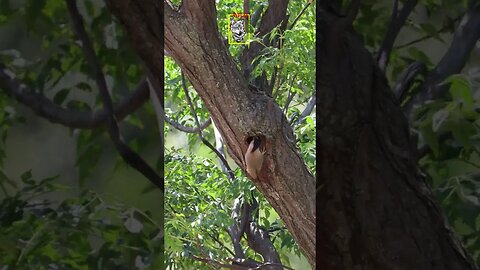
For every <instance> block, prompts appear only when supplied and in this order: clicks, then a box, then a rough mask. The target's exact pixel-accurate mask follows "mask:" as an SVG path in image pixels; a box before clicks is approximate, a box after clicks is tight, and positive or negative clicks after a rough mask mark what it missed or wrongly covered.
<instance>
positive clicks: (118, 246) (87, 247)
mask: <svg viewBox="0 0 480 270" xmlns="http://www.w3.org/2000/svg"><path fill="white" fill-rule="evenodd" d="M21 180H22V188H19V189H17V187H16V185H12V187H13V188H15V189H16V192H15V193H14V194H13V195H8V194H6V193H5V195H6V197H5V198H4V199H2V200H1V201H0V221H1V222H0V239H1V241H0V266H4V267H7V268H5V269H163V258H161V254H163V243H162V242H163V229H162V227H161V226H159V225H158V224H156V222H155V221H153V219H152V218H151V216H150V214H149V213H148V212H146V213H145V212H142V211H140V210H139V209H136V208H131V207H128V206H126V205H124V204H121V203H118V202H107V201H106V200H104V199H103V198H102V197H101V196H100V195H98V194H96V193H95V192H92V191H90V192H84V193H83V194H82V195H81V196H79V197H74V198H70V199H66V200H63V201H53V200H49V199H45V198H47V197H46V195H48V194H51V193H53V192H54V191H58V190H61V189H64V188H65V187H64V186H60V185H58V184H56V183H55V180H56V177H51V178H46V179H43V180H40V181H35V180H34V179H32V174H31V172H30V171H27V172H25V173H24V174H22V176H21ZM0 183H1V184H2V185H4V184H7V183H8V184H11V183H15V182H14V181H12V180H10V179H7V178H6V176H5V175H4V174H3V173H2V174H0Z"/></svg>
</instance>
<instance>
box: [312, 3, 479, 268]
mask: <svg viewBox="0 0 480 270" xmlns="http://www.w3.org/2000/svg"><path fill="white" fill-rule="evenodd" d="M317 14H318V16H319V18H320V19H319V21H318V22H319V23H318V24H317V31H319V37H320V39H319V40H318V44H319V45H320V48H319V57H318V58H317V59H318V60H317V61H318V62H317V65H318V66H317V72H318V74H319V81H318V82H317V84H318V85H319V89H318V92H317V94H318V101H319V104H318V105H317V106H318V107H317V110H318V111H319V113H318V115H317V117H318V119H317V121H318V127H319V128H318V131H317V137H318V138H317V140H318V142H319V148H318V153H319V155H318V162H319V166H320V171H319V176H318V177H319V180H320V181H319V188H318V191H317V198H318V201H317V211H318V213H319V219H318V223H317V237H318V238H317V266H318V267H319V268H320V269H324V270H328V269H356V270H360V269H365V270H367V269H368V270H373V269H382V270H383V269H422V270H426V269H432V270H433V269H435V270H438V269H459V270H460V269H462V270H463V269H477V267H476V266H475V263H474V262H473V260H472V259H471V257H470V256H469V255H468V254H467V252H466V251H465V249H464V248H463V246H462V244H461V243H460V242H459V241H458V239H457V238H456V236H455V235H454V233H453V232H452V230H451V229H450V227H449V225H448V224H447V222H446V219H445V217H444V216H443V215H442V213H441V212H440V210H439V207H438V206H437V204H436V203H435V202H434V200H433V199H432V194H431V190H430V188H429V187H428V185H427V184H426V183H425V181H424V177H423V176H422V174H421V173H420V171H419V169H418V167H417V158H416V148H415V145H414V143H413V142H412V140H411V139H410V136H409V127H408V123H407V120H406V118H405V117H404V115H403V113H402V111H401V108H400V106H399V104H398V103H397V101H396V100H395V98H394V96H393V94H392V92H391V90H390V88H389V86H388V83H387V81H386V79H385V76H384V74H383V73H382V72H380V70H379V68H378V67H377V66H376V65H375V63H374V61H373V58H372V55H371V54H370V53H369V52H368V51H367V50H366V49H365V48H364V46H363V44H362V43H361V42H360V41H359V38H357V37H356V36H355V35H354V33H352V30H351V27H349V23H348V20H347V18H338V17H337V16H335V15H333V14H330V13H329V12H327V11H325V10H320V11H319V12H318V13H317Z"/></svg>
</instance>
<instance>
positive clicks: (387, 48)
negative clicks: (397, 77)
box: [377, 0, 418, 71]
mask: <svg viewBox="0 0 480 270" xmlns="http://www.w3.org/2000/svg"><path fill="white" fill-rule="evenodd" d="M417 3H418V0H408V1H407V2H406V3H404V4H403V7H402V10H400V12H398V3H397V1H395V3H394V5H393V11H392V19H391V20H390V24H389V25H388V30H387V33H386V34H385V37H384V39H383V42H382V45H381V46H380V50H379V51H378V57H377V62H378V66H379V67H380V69H381V70H382V71H385V69H386V67H387V65H388V61H389V58H390V53H391V52H392V48H393V44H394V43H395V39H396V38H397V36H398V34H399V33H400V30H401V29H402V27H403V25H404V24H405V22H406V21H407V18H408V16H409V15H410V13H411V12H412V11H413V9H414V8H415V6H416V5H417Z"/></svg>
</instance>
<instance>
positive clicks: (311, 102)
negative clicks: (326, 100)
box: [294, 93, 317, 126]
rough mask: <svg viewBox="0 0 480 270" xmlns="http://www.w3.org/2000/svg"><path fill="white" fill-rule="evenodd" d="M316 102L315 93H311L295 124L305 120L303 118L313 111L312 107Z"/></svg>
mask: <svg viewBox="0 0 480 270" xmlns="http://www.w3.org/2000/svg"><path fill="white" fill-rule="evenodd" d="M316 104H317V95H315V93H314V94H313V95H312V97H311V98H310V100H309V101H308V103H307V106H306V107H305V109H304V110H303V112H302V113H301V114H300V116H299V117H298V119H297V121H295V124H294V125H295V126H296V125H299V124H301V123H302V122H303V121H305V118H306V117H307V116H309V115H310V114H311V113H312V112H313V108H315V105H316Z"/></svg>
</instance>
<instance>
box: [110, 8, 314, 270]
mask: <svg viewBox="0 0 480 270" xmlns="http://www.w3.org/2000/svg"><path fill="white" fill-rule="evenodd" d="M107 3H108V5H109V8H110V9H111V10H112V12H113V13H114V14H115V15H116V16H117V18H118V19H119V20H120V21H121V23H122V24H123V25H124V27H125V29H126V31H127V32H128V34H129V35H130V36H131V39H132V40H133V41H134V42H135V45H136V46H137V47H136V49H137V50H138V51H139V55H140V56H141V57H142V59H143V61H144V62H145V64H146V66H147V67H148V68H149V69H150V70H152V71H153V72H152V73H153V74H154V75H155V76H156V77H157V79H162V80H163V74H158V73H155V71H156V70H159V68H158V66H160V65H163V62H160V61H158V59H157V57H150V56H149V54H150V53H156V52H159V51H161V50H162V49H163V48H160V47H158V46H157V41H156V39H157V36H158V35H156V34H155V31H154V30H152V29H154V27H153V26H152V25H151V22H154V20H152V19H149V17H148V16H143V13H142V12H143V11H142V10H145V8H142V7H146V6H148V7H149V9H154V10H150V11H149V12H150V13H152V14H155V13H157V14H158V13H161V14H163V12H162V10H161V9H162V8H161V7H159V6H158V2H157V1H154V0H148V1H147V0H109V1H107ZM163 9H164V11H165V28H164V29H165V49H166V50H167V51H168V52H169V53H170V55H171V56H172V57H173V58H174V59H175V61H176V62H177V64H178V65H179V66H180V67H181V68H182V70H183V72H184V73H185V74H186V75H187V77H188V78H189V80H190V82H191V84H192V85H193V87H194V88H195V90H196V91H197V93H198V94H199V96H200V97H201V98H202V100H203V102H204V103H205V105H206V107H207V109H208V110H209V112H210V116H211V118H212V119H213V121H214V122H215V126H216V127H217V128H218V129H219V131H220V133H221V134H222V137H223V139H224V141H225V143H226V145H227V146H228V149H229V152H230V155H231V156H232V158H233V159H234V160H235V162H236V163H237V164H238V165H239V166H240V167H242V169H243V170H244V171H245V166H244V162H243V156H244V153H245V152H246V150H247V144H246V143H245V140H246V138H247V137H248V136H251V135H254V134H261V135H264V136H265V137H266V139H267V140H266V149H267V154H266V158H265V161H264V165H263V168H262V171H261V173H260V177H259V179H257V180H254V183H255V185H256V186H257V187H258V188H259V190H260V191H261V192H262V193H263V195H264V196H265V198H266V199H267V200H268V201H269V202H270V204H271V205H272V206H273V207H274V208H275V210H276V211H277V212H278V214H279V215H280V217H281V218H282V220H283V222H284V223H285V225H286V227H287V229H288V230H289V232H290V233H291V234H292V236H293V237H294V239H295V240H296V242H297V243H298V245H299V246H300V248H301V249H302V250H303V252H304V254H305V256H306V257H307V259H308V260H309V262H310V264H311V265H312V267H313V269H315V214H316V213H315V192H314V188H315V178H314V177H313V176H312V175H311V174H310V172H309V171H308V169H307V167H306V165H305V163H304V161H303V160H302V158H301V156H300V154H299V151H298V149H297V148H296V146H295V139H294V136H293V131H292V129H291V127H290V126H289V124H288V122H287V120H286V119H285V116H284V115H283V113H282V111H281V109H280V108H279V107H278V105H277V104H276V103H275V102H274V100H273V99H272V98H270V97H268V96H266V95H264V94H261V93H258V92H255V91H253V90H251V89H249V87H248V85H247V83H246V82H245V79H244V78H243V76H242V74H241V72H240V71H239V70H238V68H237V65H236V63H235V62H234V60H233V59H232V57H231V56H230V55H229V52H228V50H227V48H226V47H225V44H224V43H223V39H222V37H221V35H220V34H219V32H218V28H217V17H216V10H215V2H214V1H184V2H183V4H182V8H181V10H180V11H176V10H174V9H173V8H171V7H170V6H169V5H168V4H164V7H163ZM147 10H148V9H147ZM154 23H156V22H154ZM162 27H163V26H162ZM162 52H163V51H162ZM162 61H163V60H162Z"/></svg>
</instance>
